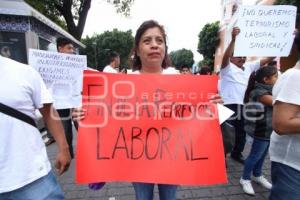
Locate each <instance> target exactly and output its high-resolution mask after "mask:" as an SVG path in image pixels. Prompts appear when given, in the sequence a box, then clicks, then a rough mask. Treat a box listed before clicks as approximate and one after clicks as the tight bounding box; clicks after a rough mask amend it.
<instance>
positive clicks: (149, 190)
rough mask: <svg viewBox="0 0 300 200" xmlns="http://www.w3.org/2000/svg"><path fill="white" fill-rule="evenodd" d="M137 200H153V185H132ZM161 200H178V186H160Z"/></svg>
mask: <svg viewBox="0 0 300 200" xmlns="http://www.w3.org/2000/svg"><path fill="white" fill-rule="evenodd" d="M132 184H133V187H134V190H135V197H136V200H153V190H154V184H153V183H132ZM157 186H158V192H159V199H160V200H176V190H177V185H167V184H158V185H157Z"/></svg>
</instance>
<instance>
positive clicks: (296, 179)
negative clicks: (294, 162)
mask: <svg viewBox="0 0 300 200" xmlns="http://www.w3.org/2000/svg"><path fill="white" fill-rule="evenodd" d="M271 176H272V189H271V193H270V196H269V200H286V199H287V200H299V199H300V171H298V170H296V169H294V168H292V167H289V166H288V165H285V164H282V163H278V162H272V167H271Z"/></svg>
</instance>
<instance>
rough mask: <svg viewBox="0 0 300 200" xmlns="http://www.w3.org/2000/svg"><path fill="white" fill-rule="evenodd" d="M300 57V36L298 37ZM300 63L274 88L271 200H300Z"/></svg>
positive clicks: (279, 80) (283, 76)
mask: <svg viewBox="0 0 300 200" xmlns="http://www.w3.org/2000/svg"><path fill="white" fill-rule="evenodd" d="M294 43H295V45H296V46H297V49H298V53H299V54H300V33H297V35H296V37H295V42H294ZM299 80H300V59H299V60H298V62H297V63H296V65H295V67H294V68H291V69H289V70H287V71H286V72H284V73H283V74H282V75H281V76H280V77H279V79H278V81H277V82H276V84H275V86H274V88H273V107H274V108H273V129H274V131H273V132H272V135H271V142H270V159H271V161H272V163H271V165H272V167H271V176H272V184H273V187H272V189H271V193H270V197H269V200H278V199H288V200H298V199H299V198H300V82H299Z"/></svg>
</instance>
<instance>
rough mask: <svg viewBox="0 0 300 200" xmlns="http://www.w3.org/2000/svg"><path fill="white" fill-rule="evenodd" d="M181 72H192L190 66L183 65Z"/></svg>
mask: <svg viewBox="0 0 300 200" xmlns="http://www.w3.org/2000/svg"><path fill="white" fill-rule="evenodd" d="M180 74H192V71H191V68H190V67H189V66H186V65H185V66H182V67H181V68H180Z"/></svg>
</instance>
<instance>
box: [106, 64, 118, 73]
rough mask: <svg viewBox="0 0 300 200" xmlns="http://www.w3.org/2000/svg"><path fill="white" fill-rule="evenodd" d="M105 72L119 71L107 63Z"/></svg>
mask: <svg viewBox="0 0 300 200" xmlns="http://www.w3.org/2000/svg"><path fill="white" fill-rule="evenodd" d="M103 72H106V73H115V74H116V73H118V71H117V70H116V69H115V68H113V67H112V66H110V65H107V66H106V67H104V69H103Z"/></svg>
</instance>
